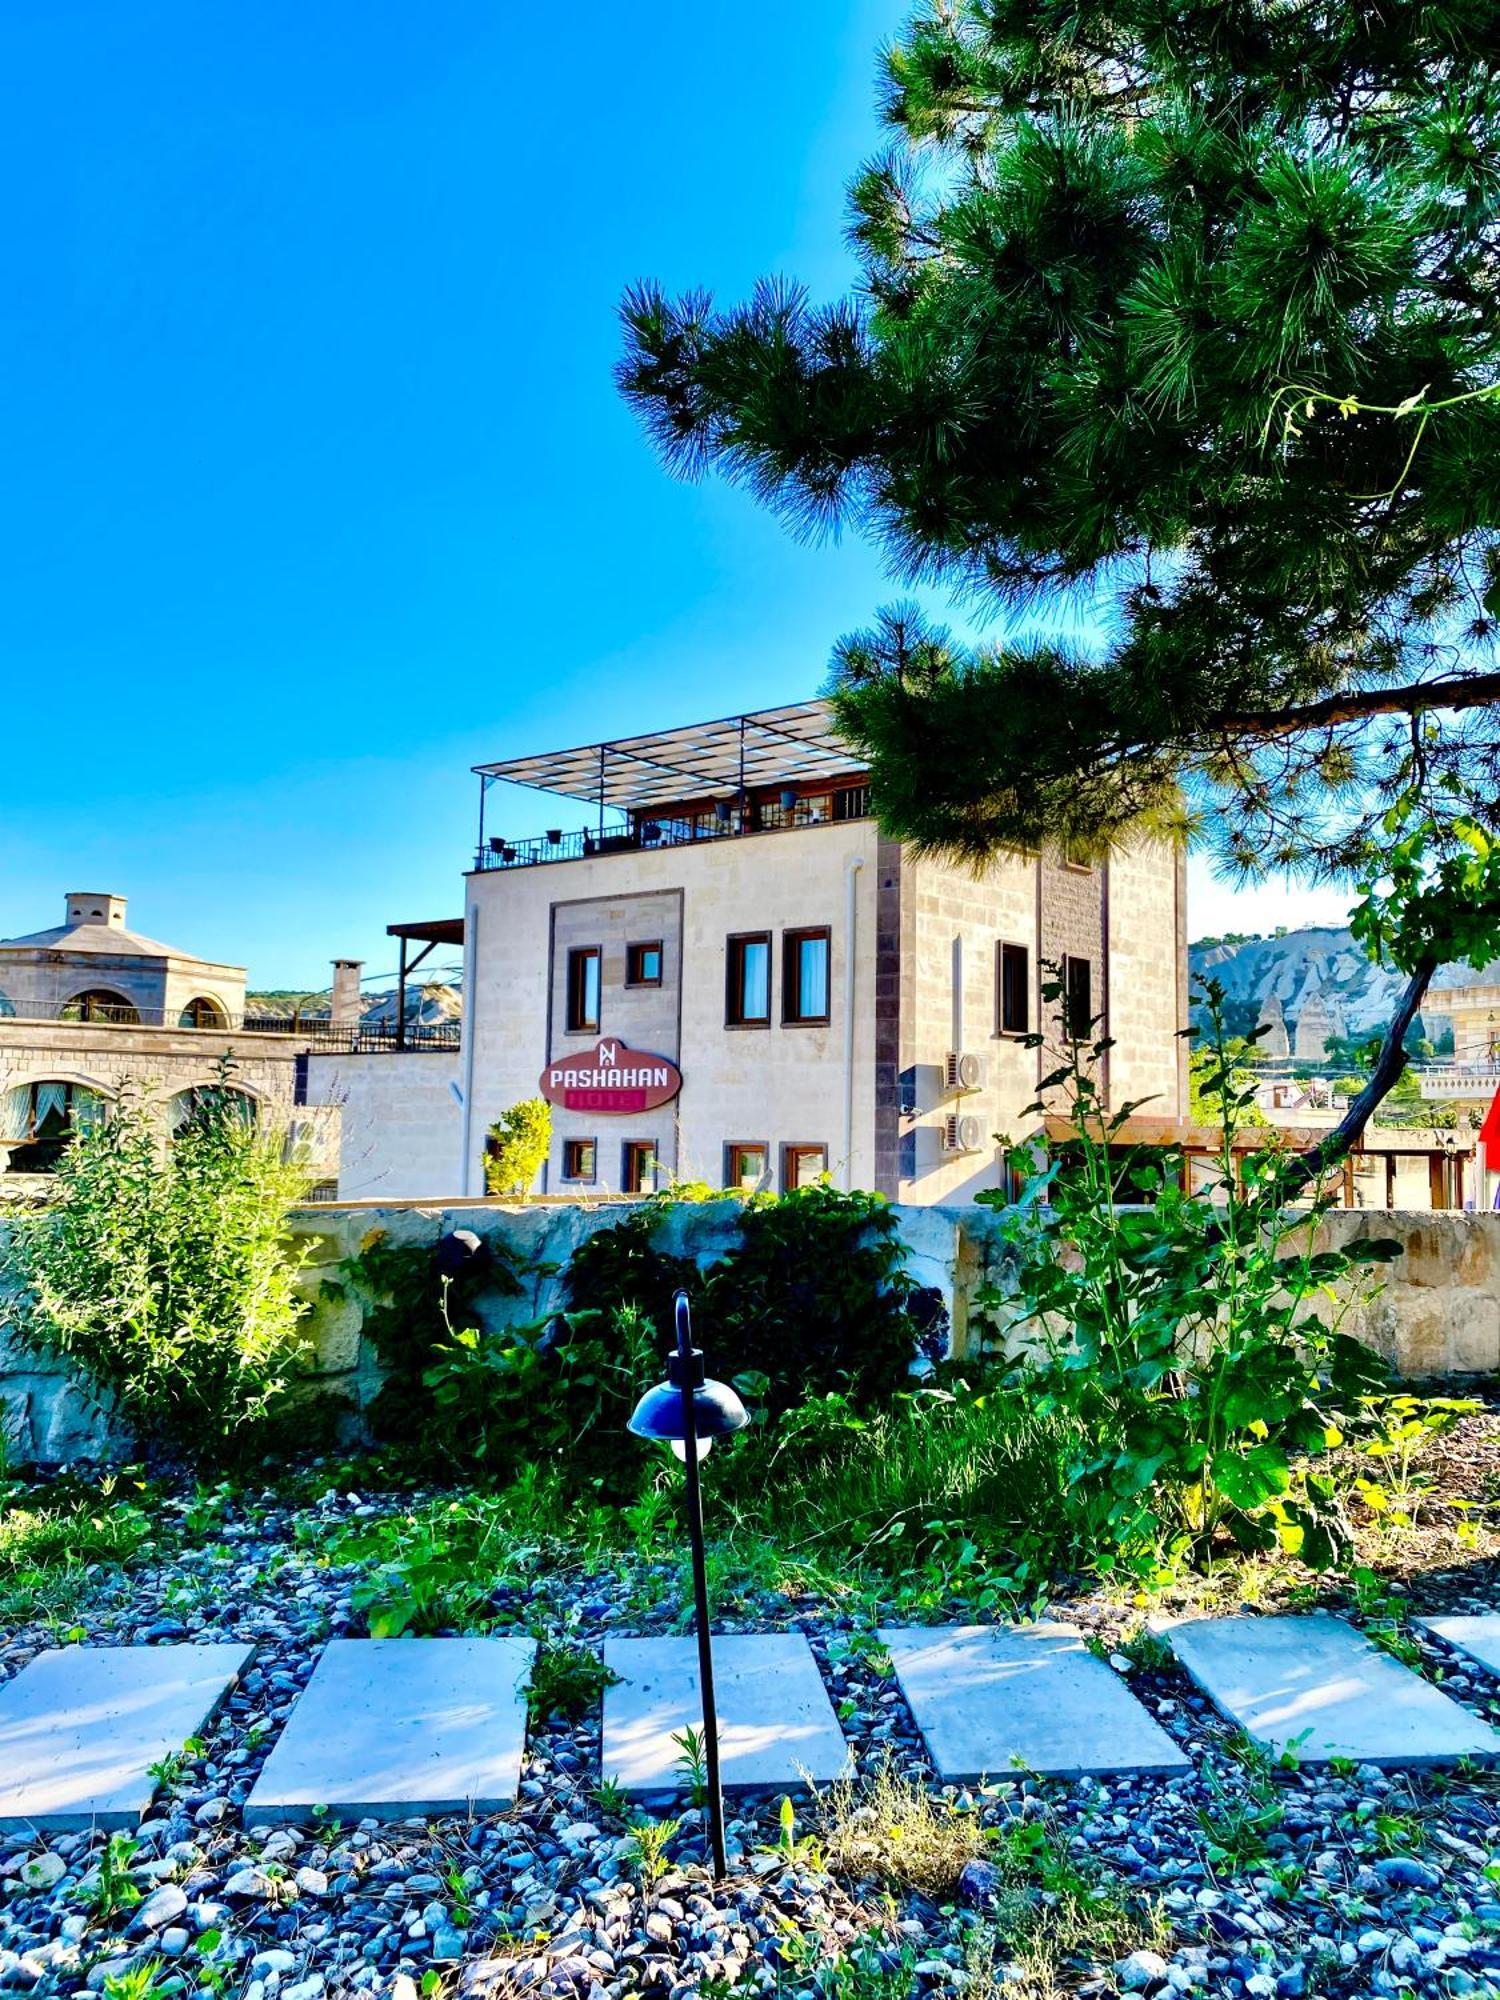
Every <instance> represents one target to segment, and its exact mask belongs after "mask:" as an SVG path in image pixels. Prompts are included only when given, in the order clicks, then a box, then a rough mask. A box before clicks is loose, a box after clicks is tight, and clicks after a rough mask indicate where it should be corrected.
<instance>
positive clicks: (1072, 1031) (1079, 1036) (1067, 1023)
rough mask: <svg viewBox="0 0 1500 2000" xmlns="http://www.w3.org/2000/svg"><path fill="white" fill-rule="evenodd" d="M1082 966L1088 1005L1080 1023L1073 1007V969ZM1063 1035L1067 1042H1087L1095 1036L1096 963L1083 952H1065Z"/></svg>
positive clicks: (1062, 996)
mask: <svg viewBox="0 0 1500 2000" xmlns="http://www.w3.org/2000/svg"><path fill="white" fill-rule="evenodd" d="M1075 965H1081V966H1082V967H1083V973H1084V985H1085V990H1086V993H1087V997H1088V1004H1087V1006H1086V1007H1085V1008H1084V1010H1083V1012H1084V1019H1083V1022H1082V1024H1080V1023H1079V1020H1078V1014H1077V1010H1076V1009H1075V1007H1074V1005H1073V967H1074V966H1075ZM1060 997H1061V1000H1062V1008H1061V1013H1062V1023H1061V1025H1062V1033H1063V1040H1064V1041H1065V1042H1086V1041H1088V1039H1089V1038H1090V1036H1091V1035H1092V1034H1093V1020H1094V961H1093V960H1092V959H1091V958H1088V957H1085V955H1084V954H1083V953H1082V952H1072V951H1069V952H1064V954H1063V961H1062V994H1061V996H1060Z"/></svg>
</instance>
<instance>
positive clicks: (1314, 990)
mask: <svg viewBox="0 0 1500 2000" xmlns="http://www.w3.org/2000/svg"><path fill="white" fill-rule="evenodd" d="M1188 966H1189V969H1190V971H1191V972H1192V973H1193V974H1194V975H1195V976H1197V975H1200V974H1202V975H1208V974H1212V976H1213V977H1214V978H1215V979H1217V980H1218V981H1219V984H1220V985H1221V986H1222V987H1223V988H1224V995H1225V1012H1226V1015H1227V1018H1228V1025H1229V1028H1230V1031H1231V1033H1233V1034H1236V1035H1246V1034H1248V1033H1249V1032H1250V1030H1251V1029H1252V1028H1254V1027H1256V1026H1257V1025H1258V1024H1259V1023H1260V1022H1262V1021H1267V1020H1269V1021H1270V1022H1271V1024H1272V1029H1273V1033H1272V1035H1271V1037H1270V1038H1269V1040H1268V1043H1267V1044H1266V1047H1267V1053H1268V1054H1276V1053H1287V1052H1288V1051H1290V1053H1292V1054H1295V1055H1305V1056H1308V1057H1310V1058H1312V1059H1314V1060H1316V1059H1318V1058H1320V1057H1321V1055H1322V1045H1323V1040H1324V1037H1325V1036H1327V1035H1351V1036H1358V1037H1363V1036H1367V1035H1374V1034H1378V1033H1379V1032H1380V1031H1381V1030H1382V1029H1383V1028H1384V1027H1385V1026H1386V1023H1387V1022H1388V1021H1389V1020H1390V1017H1391V1014H1392V1012H1393V1011H1394V1008H1395V1004H1396V1000H1397V997H1398V996H1399V994H1400V992H1401V990H1402V988H1403V987H1404V985H1405V984H1406V981H1405V979H1404V978H1403V977H1402V975H1401V974H1400V973H1398V972H1387V971H1385V970H1383V969H1382V968H1381V967H1380V966H1378V965H1372V964H1371V963H1370V961H1369V959H1367V958H1366V957H1365V955H1364V953H1363V952H1362V951H1361V950H1360V948H1359V947H1358V945H1356V944H1355V942H1354V940H1353V938H1352V937H1351V936H1350V935H1349V932H1348V930H1347V929H1346V928H1345V927H1344V925H1342V924H1328V925H1319V926H1315V927H1310V928H1308V929H1306V930H1296V931H1284V932H1282V933H1281V934H1280V935H1279V936H1273V937H1248V936H1243V935H1237V934H1235V933H1230V934H1229V935H1228V936H1226V937H1220V938H1200V939H1199V940H1198V941H1197V943H1196V944H1193V945H1190V946H1189V947H1188ZM1480 976H1481V975H1479V974H1476V973H1473V972H1471V971H1469V970H1468V969H1467V968H1466V967H1463V966H1450V967H1446V968H1445V969H1444V970H1443V971H1441V972H1439V974H1438V975H1437V977H1436V979H1435V980H1434V981H1433V985H1434V986H1438V987H1445V986H1462V985H1465V984H1466V983H1467V982H1468V981H1470V980H1474V979H1477V978H1479V977H1480ZM1197 1011H1198V1010H1197V1008H1196V1007H1195V1009H1194V1013H1195V1016H1196V1014H1197ZM1278 1018H1279V1021H1280V1023H1281V1026H1282V1028H1283V1029H1284V1032H1285V1036H1286V1044H1287V1047H1286V1049H1285V1050H1282V1049H1279V1048H1278V1047H1277V1046H1276V1045H1277V1043H1278V1041H1279V1039H1280V1037H1279V1033H1278V1032H1277V1022H1278ZM1426 1031H1427V1033H1428V1034H1429V1035H1431V1036H1432V1037H1433V1040H1434V1042H1436V1043H1437V1044H1438V1046H1439V1047H1441V1046H1442V1043H1441V1041H1440V1040H1439V1037H1440V1036H1447V1037H1449V1038H1451V1028H1450V1027H1449V1024H1448V1023H1447V1022H1446V1021H1438V1020H1433V1021H1431V1022H1429V1023H1428V1024H1427V1028H1426ZM1434 1031H1436V1032H1434ZM1299 1043H1300V1046H1299Z"/></svg>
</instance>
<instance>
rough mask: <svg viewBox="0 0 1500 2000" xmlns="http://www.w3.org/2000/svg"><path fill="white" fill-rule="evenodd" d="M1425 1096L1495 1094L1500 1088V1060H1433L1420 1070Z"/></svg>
mask: <svg viewBox="0 0 1500 2000" xmlns="http://www.w3.org/2000/svg"><path fill="white" fill-rule="evenodd" d="M1417 1083H1418V1085H1419V1087H1420V1089H1421V1092H1422V1095H1423V1096H1424V1097H1472V1098H1474V1099H1476V1100H1477V1099H1479V1098H1482V1097H1493V1096H1494V1094H1495V1092H1496V1091H1497V1090H1500V1059H1497V1058H1494V1057H1489V1058H1484V1059H1481V1060H1478V1061H1475V1062H1456V1063H1434V1064H1432V1065H1431V1066H1430V1067H1429V1068H1426V1069H1421V1070H1418V1071H1417Z"/></svg>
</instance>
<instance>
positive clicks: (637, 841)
mask: <svg viewBox="0 0 1500 2000" xmlns="http://www.w3.org/2000/svg"><path fill="white" fill-rule="evenodd" d="M869 811H870V792H869V787H868V786H866V785H846V786H843V787H841V788H840V789H839V790H838V791H834V792H825V793H820V794H818V795H817V797H815V798H798V799H796V800H795V801H793V802H791V803H785V802H783V801H781V800H779V799H771V800H764V799H762V800H755V799H753V800H751V802H750V804H749V805H748V806H740V805H732V804H728V803H725V802H721V803H719V804H718V805H715V806H713V807H711V808H708V809H706V810H704V811H702V812H692V813H685V814H679V815H676V816H670V815H667V816H662V817H659V818H654V819H653V818H646V817H642V818H640V819H638V820H636V821H634V822H633V823H631V824H628V825H623V826H621V825H617V826H613V827H608V826H607V827H605V828H604V830H603V831H602V832H600V831H599V830H598V829H597V828H585V829H583V830H581V831H578V832H565V831H564V830H563V829H562V828H561V827H555V828H553V830H552V831H551V832H549V833H543V834H537V835H534V836H532V837H531V838H529V839H526V840H508V839H506V838H505V837H504V836H503V835H500V834H494V835H492V836H491V837H490V838H489V839H488V840H486V841H485V842H484V843H483V845H482V846H481V847H480V848H479V850H478V852H477V854H476V856H475V860H474V866H475V868H476V869H480V870H488V869H493V868H535V867H537V866H538V865H539V864H541V863H543V862H548V861H587V860H591V859H592V858H594V857H595V856H597V855H604V854H641V853H646V854H649V853H653V852H655V850H656V849H658V848H663V847H696V846H697V845H698V844H699V843H700V842H703V841H714V840H734V839H738V838H739V837H741V836H742V835H745V834H752V833H789V832H800V831H801V830H802V829H803V828H805V827H810V826H832V825H836V824H838V823H839V822H841V821H844V820H851V819H866V818H868V816H869Z"/></svg>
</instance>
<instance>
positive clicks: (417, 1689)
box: [245, 1639, 536, 1826]
mask: <svg viewBox="0 0 1500 2000" xmlns="http://www.w3.org/2000/svg"><path fill="white" fill-rule="evenodd" d="M535 1653H536V1647H535V1645H534V1644H533V1643H532V1641H531V1640H530V1639H334V1640H331V1641H330V1642H329V1644H328V1646H327V1648H326V1649H325V1651H324V1653H323V1657H322V1659H321V1660H319V1662H318V1664H317V1666H316V1667H315V1668H314V1669H313V1676H312V1679H311V1680H310V1681H309V1682H308V1684H307V1686H306V1688H305V1689H304V1690H303V1692H302V1694H301V1695H300V1697H299V1698H298V1700H297V1703H296V1705H295V1706H294V1708H293V1709H292V1712H291V1714H290V1715H289V1716H288V1717H287V1721H286V1727H285V1728H284V1729H283V1730H282V1732H281V1736H280V1738H279V1739H278V1741H277V1743H276V1745H275V1747H274V1748H273V1749H272V1751H271V1754H270V1756H269V1757H268V1758H267V1759H266V1761H265V1765H264V1768H263V1769H262V1771H261V1774H260V1777H259V1778H258V1779H257V1781H256V1784H255V1789H254V1790H253V1791H252V1792H251V1794H250V1797H249V1799H248V1801H247V1802H246V1805H245V1824H246V1825H247V1826H267V1825H269V1826H275V1825H282V1824H285V1823H287V1822H288V1821H293V1822H295V1821H301V1820H305V1819H306V1818H307V1817H308V1816H309V1814H310V1813H311V1811H312V1809H313V1807H314V1806H323V1807H326V1808H327V1810H328V1811H329V1812H331V1813H333V1814H334V1815H336V1816H337V1817H338V1818H339V1819H408V1818H416V1817H420V1816H422V1815H424V1814H425V1815H428V1816H431V1817H434V1818H436V1817H438V1816H440V1815H442V1814H445V1813H461V1812H469V1811H473V1812H477V1813H490V1812H500V1811H502V1810H503V1809H504V1808H505V1807H506V1806H508V1805H511V1804H513V1803H514V1800H515V1796H516V1787H517V1785H518V1784H519V1783H520V1778H521V1757H522V1753H523V1752H524V1750H525V1747H526V1695H525V1686H524V1683H525V1681H526V1677H527V1675H528V1674H529V1672H530V1670H531V1662H532V1660H533V1658H534V1656H535Z"/></svg>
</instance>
